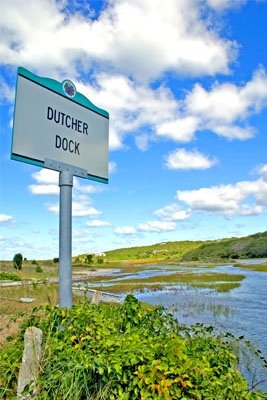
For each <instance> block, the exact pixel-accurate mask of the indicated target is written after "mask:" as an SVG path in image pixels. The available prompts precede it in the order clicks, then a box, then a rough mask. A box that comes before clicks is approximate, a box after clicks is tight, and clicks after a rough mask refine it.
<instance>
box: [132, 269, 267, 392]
mask: <svg viewBox="0 0 267 400" xmlns="http://www.w3.org/2000/svg"><path fill="white" fill-rule="evenodd" d="M167 268H168V267H167ZM167 268H166V269H167ZM198 271H199V270H198ZM213 272H217V273H229V274H242V275H245V277H246V279H244V280H243V281H241V282H240V286H239V287H238V288H235V289H232V290H231V291H230V292H227V293H218V292H216V291H214V290H211V289H190V288H187V287H186V286H184V285H181V286H176V287H169V288H168V287H165V288H164V289H163V290H160V291H145V292H143V293H136V297H137V298H138V299H139V300H141V301H144V302H147V303H151V304H154V305H162V306H164V307H165V308H166V309H167V311H168V312H171V313H172V314H173V315H174V317H175V318H177V320H178V321H179V322H180V323H182V324H185V325H191V324H195V323H197V322H200V323H204V324H205V325H212V326H214V327H215V329H216V330H217V331H219V332H231V333H232V334H234V335H235V336H242V335H245V337H246V338H247V339H248V340H249V341H250V342H251V343H252V344H253V345H254V346H255V347H256V348H257V349H260V350H261V352H262V354H263V356H264V357H265V358H267V273H264V272H255V271H248V270H247V269H242V268H236V267H233V266H232V265H224V266H219V267H216V268H214V269H213ZM242 372H243V373H244V375H245V376H246V378H247V380H248V382H249V384H252V381H253V383H254V382H255V381H260V380H263V379H267V376H266V375H265V373H264V372H263V369H261V368H260V365H259V363H257V362H255V361H253V367H252V372H251V373H249V372H248V371H247V370H245V368H244V369H243V370H242ZM254 373H255V374H256V376H255V377H254V378H252V376H253V375H254ZM257 388H259V389H262V390H264V391H267V382H265V383H263V384H261V385H259V386H257Z"/></svg>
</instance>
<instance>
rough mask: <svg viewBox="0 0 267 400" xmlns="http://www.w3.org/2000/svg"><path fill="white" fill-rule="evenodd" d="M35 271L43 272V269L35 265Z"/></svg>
mask: <svg viewBox="0 0 267 400" xmlns="http://www.w3.org/2000/svg"><path fill="white" fill-rule="evenodd" d="M35 272H43V270H42V268H41V267H40V265H37V267H36V268H35Z"/></svg>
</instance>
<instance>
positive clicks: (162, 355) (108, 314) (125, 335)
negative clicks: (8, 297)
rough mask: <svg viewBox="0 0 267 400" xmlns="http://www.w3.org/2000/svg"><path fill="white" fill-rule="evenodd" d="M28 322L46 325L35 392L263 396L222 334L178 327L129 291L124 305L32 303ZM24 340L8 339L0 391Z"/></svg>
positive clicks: (48, 395) (122, 397)
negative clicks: (39, 306)
mask: <svg viewBox="0 0 267 400" xmlns="http://www.w3.org/2000/svg"><path fill="white" fill-rule="evenodd" d="M30 325H35V326H37V327H39V328H41V329H42V330H43V332H44V341H45V343H44V354H43V357H42V365H41V371H42V373H41V376H40V379H39V382H38V387H39V394H38V399H39V400H46V399H49V400H53V399H54V400H55V399H57V400H63V399H64V400H73V399H75V400H84V399H93V398H94V399H96V398H97V399H101V400H115V399H116V400H140V399H147V400H154V399H157V400H167V399H173V400H175V399H184V400H186V399H191V400H200V399H205V400H211V399H212V400H214V399H216V400H226V399H233V400H235V399H236V400H237V399H244V400H252V399H253V400H257V399H261V398H263V397H261V393H260V392H259V391H255V392H250V391H249V388H248V385H247V382H246V381H245V379H244V378H243V377H242V376H241V374H240V372H239V371H238V370H237V368H236V363H237V357H236V356H235V355H234V354H233V351H232V349H231V345H230V344H229V342H228V341H227V339H226V338H221V337H218V336H215V335H214V334H213V331H212V328H211V327H209V328H204V327H203V326H202V325H200V324H199V325H196V326H194V327H190V328H185V327H181V326H179V324H178V323H177V321H175V320H174V319H173V317H172V316H171V315H168V314H165V313H164V311H163V309H162V308H158V309H155V310H152V311H149V310H148V309H147V308H145V307H144V306H143V305H142V304H141V303H139V302H138V301H137V300H136V299H135V298H134V296H132V295H129V296H127V297H126V299H125V302H124V303H123V304H122V305H110V304H100V305H99V306H96V305H95V304H90V303H88V302H86V303H85V304H79V305H76V306H74V307H73V308H72V309H70V310H67V309H58V308H56V307H54V308H53V307H50V306H49V307H47V308H46V317H44V309H41V310H40V311H39V312H38V310H37V311H35V312H34V314H33V315H32V316H31V318H30V320H29V321H28V322H27V324H25V326H24V329H25V328H26V326H30ZM59 327H60V329H59ZM22 342H23V337H22V336H21V338H20V339H19V340H18V342H17V343H16V344H15V345H13V346H14V355H12V352H11V351H10V348H9V350H6V351H5V352H4V355H3V360H4V362H3V363H2V368H3V372H4V374H3V380H2V383H1V386H2V388H4V389H2V392H3V393H2V395H3V396H4V395H5V393H7V392H8V391H10V392H9V393H10V395H11V393H12V392H13V393H15V389H14V386H15V385H14V382H15V380H16V376H17V370H18V363H17V358H18V350H17V349H18V348H20V349H21V347H22V346H21V343H22ZM21 352H22V350H21ZM0 364H1V363H0ZM63 371H64V373H63ZM0 372H1V371H0ZM0 392H1V390H0ZM0 394H1V393H0Z"/></svg>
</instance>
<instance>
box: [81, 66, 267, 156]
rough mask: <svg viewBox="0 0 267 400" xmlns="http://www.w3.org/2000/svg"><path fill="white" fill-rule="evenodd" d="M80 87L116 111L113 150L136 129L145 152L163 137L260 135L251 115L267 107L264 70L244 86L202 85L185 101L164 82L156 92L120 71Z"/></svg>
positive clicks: (240, 137) (186, 139)
mask: <svg viewBox="0 0 267 400" xmlns="http://www.w3.org/2000/svg"><path fill="white" fill-rule="evenodd" d="M79 90H80V91H81V92H82V93H84V94H86V95H88V97H89V98H90V97H91V96H92V98H94V100H95V101H96V104H98V105H99V106H100V107H102V108H104V109H108V110H109V111H110V149H112V150H115V149H119V148H122V147H123V146H124V143H123V142H124V138H125V136H126V135H128V134H133V133H135V135H136V136H135V143H136V145H137V147H138V148H139V149H140V150H141V151H145V150H147V149H148V147H149V142H150V141H155V140H159V139H168V140H173V141H175V142H180V143H186V142H190V141H192V140H193V139H194V137H195V135H196V133H197V132H200V131H203V130H210V131H212V132H213V133H215V134H216V135H218V136H221V137H224V138H226V139H228V140H231V139H237V140H247V139H249V138H251V137H253V136H254V135H255V130H254V129H253V128H252V127H250V126H249V125H248V122H247V121H248V119H249V117H250V116H251V115H253V114H255V113H257V112H260V111H261V110H262V109H263V108H264V107H266V106H267V75H266V72H265V70H264V69H263V68H259V69H257V70H256V72H255V73H254V75H253V76H252V78H251V80H250V81H248V82H246V83H245V84H243V85H241V86H238V85H234V84H232V83H231V84H230V83H227V82H226V83H222V84H218V83H216V84H215V85H213V86H212V87H211V88H210V89H205V88H204V87H203V86H202V85H200V84H196V85H194V86H193V88H192V89H191V91H188V92H187V94H186V95H185V97H184V98H181V99H180V100H177V99H175V98H174V96H173V94H172V93H171V91H170V90H169V89H168V88H166V87H164V86H160V87H158V88H157V89H154V90H153V89H151V88H150V87H149V86H148V85H147V84H144V83H143V84H141V83H136V82H134V81H133V80H131V79H130V78H127V77H126V76H122V75H118V74H112V75H108V74H107V73H102V74H97V75H95V81H94V83H93V84H91V85H85V84H84V83H82V82H80V83H79ZM159 110H160V112H159ZM148 127H149V129H147V128H148ZM143 129H144V130H145V133H144V132H142V130H143Z"/></svg>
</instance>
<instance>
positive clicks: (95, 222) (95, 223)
mask: <svg viewBox="0 0 267 400" xmlns="http://www.w3.org/2000/svg"><path fill="white" fill-rule="evenodd" d="M86 226H88V227H90V228H103V227H107V226H110V223H109V222H107V221H102V220H100V219H93V220H92V221H87V222H86Z"/></svg>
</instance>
